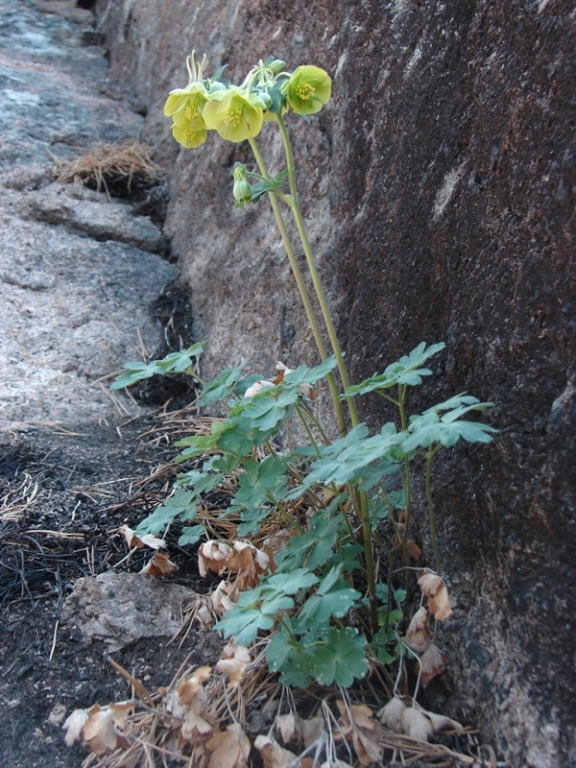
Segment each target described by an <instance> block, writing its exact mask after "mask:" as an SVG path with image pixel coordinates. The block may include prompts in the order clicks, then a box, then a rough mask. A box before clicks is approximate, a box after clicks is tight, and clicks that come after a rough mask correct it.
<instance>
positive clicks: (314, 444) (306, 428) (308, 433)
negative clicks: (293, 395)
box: [294, 403, 320, 456]
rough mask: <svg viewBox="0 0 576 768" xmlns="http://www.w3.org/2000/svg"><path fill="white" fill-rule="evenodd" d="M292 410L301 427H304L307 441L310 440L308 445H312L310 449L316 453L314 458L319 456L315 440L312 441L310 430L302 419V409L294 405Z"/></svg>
mask: <svg viewBox="0 0 576 768" xmlns="http://www.w3.org/2000/svg"><path fill="white" fill-rule="evenodd" d="M294 409H295V411H296V413H297V414H298V416H299V417H300V421H301V422H302V426H303V427H304V430H305V431H306V434H307V435H308V440H310V444H311V445H312V448H314V450H315V452H316V456H320V450H319V448H318V444H317V443H316V440H315V439H314V435H313V434H312V430H311V429H310V426H309V424H308V422H307V421H306V419H305V418H304V414H303V413H302V408H301V407H300V406H299V405H298V403H296V404H295V406H294Z"/></svg>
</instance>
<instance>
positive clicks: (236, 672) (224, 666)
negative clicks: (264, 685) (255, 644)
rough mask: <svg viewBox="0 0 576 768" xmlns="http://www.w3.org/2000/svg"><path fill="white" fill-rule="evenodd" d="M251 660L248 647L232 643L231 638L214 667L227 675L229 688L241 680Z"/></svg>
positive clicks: (234, 686)
mask: <svg viewBox="0 0 576 768" xmlns="http://www.w3.org/2000/svg"><path fill="white" fill-rule="evenodd" d="M251 661H252V657H251V656H250V651H249V650H248V648H245V647H244V646H243V645H233V643H232V641H231V640H230V642H229V643H228V644H227V645H226V646H225V647H224V648H223V649H222V657H221V658H220V661H219V662H218V663H217V664H216V669H217V670H218V671H219V672H224V673H225V674H226V675H227V676H228V679H229V683H228V689H229V690H232V689H233V688H236V686H237V685H239V684H240V683H241V682H242V680H243V679H244V677H245V675H246V670H247V668H248V665H249V664H250V662H251Z"/></svg>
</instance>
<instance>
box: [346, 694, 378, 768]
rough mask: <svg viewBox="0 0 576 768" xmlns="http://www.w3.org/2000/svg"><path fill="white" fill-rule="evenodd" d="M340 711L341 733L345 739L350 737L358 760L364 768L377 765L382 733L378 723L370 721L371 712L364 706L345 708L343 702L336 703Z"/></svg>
mask: <svg viewBox="0 0 576 768" xmlns="http://www.w3.org/2000/svg"><path fill="white" fill-rule="evenodd" d="M336 705H337V707H338V709H339V710H340V715H341V717H340V720H339V721H338V722H339V724H340V726H341V729H342V731H341V733H342V734H343V735H344V737H345V738H350V737H352V746H353V747H354V749H355V751H356V754H357V756H358V760H359V761H360V763H361V764H362V765H364V766H366V765H370V763H378V762H380V761H381V759H382V749H383V744H384V731H383V729H382V726H381V725H380V723H378V722H376V721H375V720H373V719H372V715H373V713H372V710H371V709H370V707H367V706H366V705H365V704H353V705H351V706H347V705H346V704H345V703H344V702H343V701H341V700H338V701H336Z"/></svg>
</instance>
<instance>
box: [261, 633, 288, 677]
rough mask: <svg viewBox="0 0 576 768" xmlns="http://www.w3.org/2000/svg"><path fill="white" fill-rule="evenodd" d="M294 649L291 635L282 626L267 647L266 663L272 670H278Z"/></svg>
mask: <svg viewBox="0 0 576 768" xmlns="http://www.w3.org/2000/svg"><path fill="white" fill-rule="evenodd" d="M292 650H293V646H292V644H291V642H290V639H289V637H288V636H287V635H286V633H285V632H284V630H283V628H282V627H280V629H279V631H278V632H276V634H275V635H274V636H273V637H272V639H271V640H270V643H269V645H268V648H267V649H266V663H267V664H268V667H269V668H270V672H278V670H279V669H282V667H283V666H284V663H285V662H286V661H287V660H288V659H289V658H290V655H291V653H292Z"/></svg>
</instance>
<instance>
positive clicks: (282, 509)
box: [266, 491, 305, 535]
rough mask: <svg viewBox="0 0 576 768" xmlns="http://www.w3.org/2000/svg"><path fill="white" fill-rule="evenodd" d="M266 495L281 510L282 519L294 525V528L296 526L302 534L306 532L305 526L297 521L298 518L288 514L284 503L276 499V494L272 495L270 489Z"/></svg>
mask: <svg viewBox="0 0 576 768" xmlns="http://www.w3.org/2000/svg"><path fill="white" fill-rule="evenodd" d="M266 497H267V498H268V501H270V502H271V503H272V504H274V506H275V507H276V509H277V510H278V512H280V515H281V517H282V519H283V520H284V522H285V523H287V524H288V525H290V526H292V528H295V529H296V530H297V531H298V533H299V534H300V535H302V534H304V533H305V530H304V528H302V526H301V525H300V523H297V522H296V520H294V519H293V518H292V517H290V515H289V514H288V511H287V510H286V509H284V507H283V506H282V504H280V502H279V501H276V499H275V498H274V496H272V494H271V493H270V491H267V492H266Z"/></svg>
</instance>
